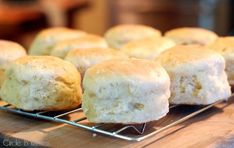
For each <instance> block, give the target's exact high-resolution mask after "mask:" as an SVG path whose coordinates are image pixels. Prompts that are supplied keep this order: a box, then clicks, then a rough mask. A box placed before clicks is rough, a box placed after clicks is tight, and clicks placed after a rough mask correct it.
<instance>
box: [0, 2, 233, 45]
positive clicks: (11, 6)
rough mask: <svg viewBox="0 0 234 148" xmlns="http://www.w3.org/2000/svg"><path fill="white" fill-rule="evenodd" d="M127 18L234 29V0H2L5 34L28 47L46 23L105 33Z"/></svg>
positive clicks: (164, 25)
mask: <svg viewBox="0 0 234 148" xmlns="http://www.w3.org/2000/svg"><path fill="white" fill-rule="evenodd" d="M121 23H138V24H145V25H149V26H153V27H155V28H158V29H160V30H161V31H162V32H165V31H166V30H169V29H172V28H175V27H183V26H198V27H203V28H207V29H210V30H213V31H215V32H216V33H218V34H219V35H222V36H224V35H234V0H0V38H1V39H8V40H13V41H17V42H19V43H21V44H22V45H24V46H25V47H26V48H27V47H28V46H29V45H30V43H31V41H32V39H33V37H34V36H35V34H36V33H37V32H38V31H40V30H41V29H43V28H46V27H53V26H67V27H70V28H76V29H81V30H84V31H87V32H89V33H94V34H99V35H103V33H104V32H105V31H106V30H107V29H108V28H109V27H111V26H114V25H116V24H121Z"/></svg>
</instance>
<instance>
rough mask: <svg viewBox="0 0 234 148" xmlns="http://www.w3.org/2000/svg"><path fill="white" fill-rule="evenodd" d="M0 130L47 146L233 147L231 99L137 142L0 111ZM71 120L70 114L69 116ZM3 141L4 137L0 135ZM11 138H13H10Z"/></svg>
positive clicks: (233, 125)
mask: <svg viewBox="0 0 234 148" xmlns="http://www.w3.org/2000/svg"><path fill="white" fill-rule="evenodd" d="M0 118H1V119H0V133H2V134H4V135H5V136H6V135H7V136H10V137H13V138H19V139H22V140H27V141H29V142H32V146H35V145H36V144H38V145H43V146H49V147H100V148H103V147H111V148H115V147H163V148H164V147H165V148H168V147H170V148H171V147H172V148H173V147H180V148H183V147H186V148H187V147H192V148H193V147H194V148H197V147H199V148H200V147H221V148H223V147H224V148H228V147H230V148H231V147H234V99H230V100H229V101H228V102H227V103H221V104H219V105H217V106H215V107H213V108H211V109H209V110H208V111H206V112H204V113H202V114H200V115H198V116H196V117H194V118H192V119H190V120H188V121H186V122H184V123H181V124H179V125H178V126H175V127H173V128H170V129H168V130H166V131H164V132H162V133H160V134H158V135H155V136H153V137H150V138H148V139H146V140H144V141H141V142H129V141H124V140H120V139H115V138H111V137H108V136H103V135H97V136H93V134H92V133H90V132H88V131H86V130H83V129H80V128H76V127H72V126H68V125H64V124H59V123H54V122H48V121H45V120H39V119H34V118H29V117H23V116H19V115H16V114H12V113H7V112H4V111H0ZM70 118H71V119H72V118H74V116H71V117H70ZM0 137H2V139H3V140H4V138H3V137H4V136H3V135H1V134H0ZM13 141H14V140H13Z"/></svg>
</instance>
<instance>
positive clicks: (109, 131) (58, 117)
mask: <svg viewBox="0 0 234 148" xmlns="http://www.w3.org/2000/svg"><path fill="white" fill-rule="evenodd" d="M220 102H222V100H221V101H217V102H215V103H213V104H210V105H207V106H199V107H196V108H195V109H192V111H191V112H190V113H189V114H186V115H183V116H181V117H179V119H176V120H175V121H172V122H171V123H166V124H165V123H164V125H160V126H159V125H158V124H157V123H156V124H155V125H157V127H156V126H153V127H151V130H150V131H148V132H146V126H147V124H148V123H143V124H141V125H119V126H118V127H117V128H116V126H115V125H110V124H91V123H89V122H88V121H87V118H86V117H85V116H84V115H82V116H80V115H79V117H78V118H76V119H72V120H69V119H67V118H66V117H67V116H69V115H71V114H74V113H80V114H83V113H82V108H76V109H74V110H70V111H66V112H47V111H38V112H27V111H23V110H20V109H17V108H15V107H13V106H12V105H10V104H7V103H5V104H3V105H0V110H4V111H8V112H12V113H16V114H20V115H23V116H30V117H34V118H39V119H45V120H49V121H55V122H59V123H65V124H68V125H72V126H75V127H79V128H83V129H86V130H89V131H92V132H94V133H100V134H104V135H108V136H111V137H115V138H120V139H124V140H128V141H141V140H144V139H146V138H148V137H151V136H153V135H155V134H157V133H159V132H162V131H164V130H166V129H168V128H170V127H172V126H175V125H178V124H180V123H182V122H184V121H186V120H188V119H190V118H192V117H194V116H195V115H197V114H199V113H201V112H204V111H205V110H207V109H209V108H211V107H213V106H214V105H216V104H218V103H220ZM0 104H1V103H0ZM179 107H180V106H179V105H174V106H170V112H173V111H171V110H173V109H175V108H179ZM167 116H168V115H167ZM84 121H86V122H84ZM156 122H160V121H156ZM151 124H152V123H151ZM106 126H108V127H110V128H105V127H106ZM113 127H114V128H113ZM152 129H153V130H152ZM129 130H131V131H132V132H131V133H129V132H126V131H129Z"/></svg>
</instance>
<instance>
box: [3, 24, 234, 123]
mask: <svg viewBox="0 0 234 148" xmlns="http://www.w3.org/2000/svg"><path fill="white" fill-rule="evenodd" d="M233 45H234V39H233V38H232V37H226V38H219V37H218V36H217V35H216V34H215V33H214V32H212V31H209V30H206V29H202V28H192V27H184V28H177V29H172V30H170V31H168V32H166V33H165V35H164V36H162V34H161V32H160V31H159V30H158V29H155V28H152V27H149V26H145V25H134V24H123V25H118V26H115V27H112V28H110V29H109V30H107V31H106V33H105V35H104V37H101V36H97V35H93V34H89V33H86V32H84V31H80V30H74V29H68V28H62V27H59V28H58V27H57V28H49V29H46V30H43V31H41V32H39V33H38V35H37V36H36V38H35V39H34V41H33V42H32V45H31V47H30V49H29V55H28V56H26V52H25V50H24V49H23V48H22V47H21V46H20V45H17V44H16V43H12V42H6V41H4V42H3V41H0V48H1V50H0V52H2V53H4V54H0V67H1V75H0V76H1V81H0V82H1V83H2V84H1V83H0V84H1V90H0V95H1V98H2V100H4V101H6V102H8V103H10V104H12V105H14V106H16V107H17V108H20V109H23V110H27V111H34V110H46V111H57V110H68V109H73V108H76V107H78V106H80V105H81V107H82V108H83V111H84V113H85V115H86V116H87V119H88V120H89V121H90V122H94V123H122V124H138V123H145V122H150V121H154V120H158V119H161V118H162V117H164V116H165V115H166V114H167V113H168V111H169V104H186V105H208V104H212V103H214V102H216V101H219V100H226V99H228V98H229V96H230V95H231V88H230V85H229V84H233V82H234V77H233V75H234V70H233V68H232V67H233V66H232V62H233V60H232V58H231V57H232V53H233V51H234V50H233V48H234V46H233ZM13 52H14V53H13ZM1 55H4V56H1ZM2 73H3V74H4V77H3V76H2Z"/></svg>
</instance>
